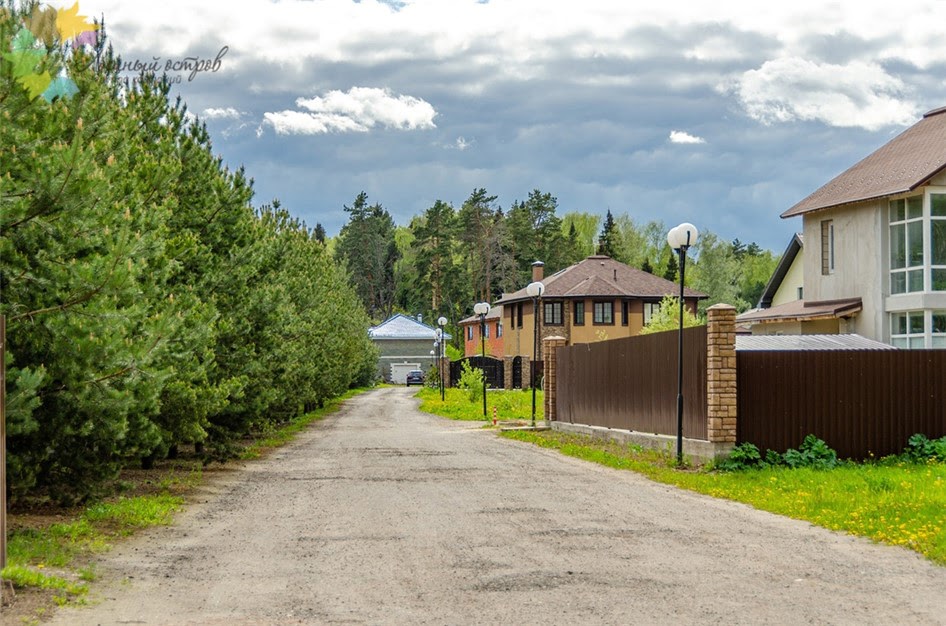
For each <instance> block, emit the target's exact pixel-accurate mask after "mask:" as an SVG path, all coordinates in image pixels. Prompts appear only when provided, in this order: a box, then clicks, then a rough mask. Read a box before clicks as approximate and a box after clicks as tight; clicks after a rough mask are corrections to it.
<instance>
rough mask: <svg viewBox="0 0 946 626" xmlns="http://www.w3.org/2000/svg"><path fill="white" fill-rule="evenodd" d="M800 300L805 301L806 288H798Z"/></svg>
mask: <svg viewBox="0 0 946 626" xmlns="http://www.w3.org/2000/svg"><path fill="white" fill-rule="evenodd" d="M798 299H799V300H804V299H805V288H804V287H799V288H798Z"/></svg>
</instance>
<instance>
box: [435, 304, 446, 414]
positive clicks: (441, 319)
mask: <svg viewBox="0 0 946 626" xmlns="http://www.w3.org/2000/svg"><path fill="white" fill-rule="evenodd" d="M446 325H447V318H445V317H443V316H440V317H439V318H437V326H439V327H440V329H439V332H438V333H437V339H439V340H440V358H439V359H438V360H437V376H438V377H439V378H440V401H441V402H443V396H444V389H445V388H446V386H447V385H446V384H445V381H444V379H443V355H444V353H445V350H444V345H443V344H444V342H445V341H446V340H447V336H446V334H445V333H444V330H443V328H444V326H446Z"/></svg>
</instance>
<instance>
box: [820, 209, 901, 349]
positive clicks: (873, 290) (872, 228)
mask: <svg viewBox="0 0 946 626" xmlns="http://www.w3.org/2000/svg"><path fill="white" fill-rule="evenodd" d="M886 207H887V201H886V200H879V201H872V202H861V203H858V204H853V205H850V206H846V207H839V208H835V209H827V210H824V211H816V212H814V213H810V214H807V215H805V216H804V218H803V219H804V236H805V247H804V263H805V265H806V266H807V268H808V269H807V271H805V272H804V279H803V284H804V295H805V300H806V301H809V302H810V301H817V300H840V299H843V298H856V297H860V298H861V301H862V303H863V310H862V311H861V312H860V313H859V314H858V315H857V316H856V317H855V318H854V320H853V323H852V324H848V325H847V326H848V330H847V332H854V333H857V334H859V335H863V336H864V337H869V338H871V339H876V340H878V341H886V338H885V336H884V335H885V324H884V320H885V315H884V296H885V291H886V290H887V283H888V281H887V280H886V272H885V271H884V268H885V267H886V263H885V262H884V259H885V258H886V252H885V251H886V241H887V237H886V232H885V228H884V224H885V223H886V221H885V220H884V219H883V215H884V210H885V209H886ZM823 220H833V222H834V258H835V269H834V273H833V274H829V275H827V276H825V275H822V273H821V245H822V242H821V222H822V221H823Z"/></svg>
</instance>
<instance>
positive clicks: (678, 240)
mask: <svg viewBox="0 0 946 626" xmlns="http://www.w3.org/2000/svg"><path fill="white" fill-rule="evenodd" d="M699 235H700V233H699V231H698V230H696V226H694V225H693V224H690V223H688V222H684V223H682V224H680V225H679V226H676V227H675V228H671V229H670V232H669V233H667V243H668V244H670V247H671V248H673V250H674V251H675V252H676V253H677V254H678V255H679V256H680V331H679V337H678V338H679V341H678V345H677V465H678V466H680V465H683V280H684V276H685V275H686V266H687V250H688V249H689V247H690V246H692V245H693V244H695V243H696V238H697V237H699Z"/></svg>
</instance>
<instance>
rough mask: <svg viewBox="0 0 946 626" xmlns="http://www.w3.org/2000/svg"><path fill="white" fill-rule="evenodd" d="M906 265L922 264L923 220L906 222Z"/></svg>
mask: <svg viewBox="0 0 946 626" xmlns="http://www.w3.org/2000/svg"><path fill="white" fill-rule="evenodd" d="M907 265H908V266H910V267H916V266H917V265H923V222H907Z"/></svg>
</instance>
